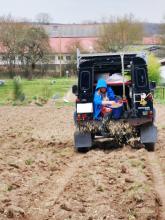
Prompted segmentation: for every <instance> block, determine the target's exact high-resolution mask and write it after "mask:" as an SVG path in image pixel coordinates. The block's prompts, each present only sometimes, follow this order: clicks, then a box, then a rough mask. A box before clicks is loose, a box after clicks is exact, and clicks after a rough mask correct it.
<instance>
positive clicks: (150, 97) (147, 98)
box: [145, 93, 153, 101]
mask: <svg viewBox="0 0 165 220" xmlns="http://www.w3.org/2000/svg"><path fill="white" fill-rule="evenodd" d="M145 100H146V101H153V95H152V94H151V93H149V94H148V95H147V97H146V98H145Z"/></svg>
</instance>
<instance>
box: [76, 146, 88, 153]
mask: <svg viewBox="0 0 165 220" xmlns="http://www.w3.org/2000/svg"><path fill="white" fill-rule="evenodd" d="M89 150H90V148H88V147H81V148H76V151H77V152H78V153H81V154H85V153H87V152H88V151H89Z"/></svg>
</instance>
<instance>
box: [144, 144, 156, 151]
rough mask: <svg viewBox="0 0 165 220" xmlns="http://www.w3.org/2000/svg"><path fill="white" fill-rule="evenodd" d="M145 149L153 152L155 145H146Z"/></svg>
mask: <svg viewBox="0 0 165 220" xmlns="http://www.w3.org/2000/svg"><path fill="white" fill-rule="evenodd" d="M145 149H146V150H148V151H150V152H153V151H154V150H155V143H146V144H145Z"/></svg>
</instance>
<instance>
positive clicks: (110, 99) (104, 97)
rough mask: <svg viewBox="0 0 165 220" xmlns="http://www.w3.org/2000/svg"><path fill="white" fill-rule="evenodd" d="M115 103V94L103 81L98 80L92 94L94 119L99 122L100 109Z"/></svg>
mask: <svg viewBox="0 0 165 220" xmlns="http://www.w3.org/2000/svg"><path fill="white" fill-rule="evenodd" d="M114 103H115V94H114V92H113V90H112V89H111V87H108V86H107V83H106V81H105V80H104V79H99V81H98V83H97V86H96V91H95V94H94V119H96V120H99V119H100V118H101V117H102V115H101V111H102V108H103V107H104V106H106V105H113V104H114Z"/></svg>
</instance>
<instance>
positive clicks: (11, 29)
mask: <svg viewBox="0 0 165 220" xmlns="http://www.w3.org/2000/svg"><path fill="white" fill-rule="evenodd" d="M24 28H25V24H23V23H17V22H16V21H15V20H14V19H13V18H12V17H11V16H8V17H1V19H0V44H1V49H2V51H1V52H3V55H2V59H3V61H4V62H5V63H6V64H7V66H8V69H9V72H10V74H11V75H13V74H14V73H15V67H16V62H17V55H18V44H19V41H20V40H21V38H22V33H23V32H24Z"/></svg>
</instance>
